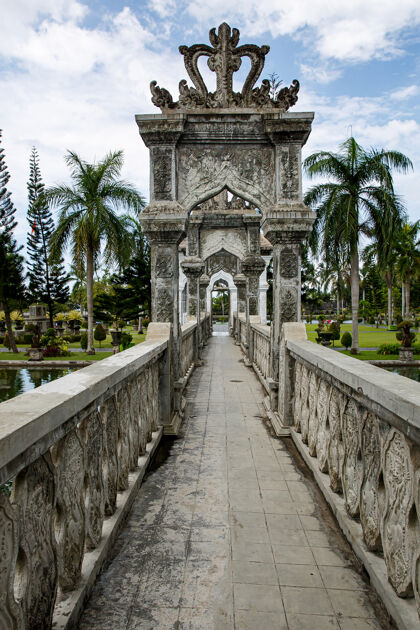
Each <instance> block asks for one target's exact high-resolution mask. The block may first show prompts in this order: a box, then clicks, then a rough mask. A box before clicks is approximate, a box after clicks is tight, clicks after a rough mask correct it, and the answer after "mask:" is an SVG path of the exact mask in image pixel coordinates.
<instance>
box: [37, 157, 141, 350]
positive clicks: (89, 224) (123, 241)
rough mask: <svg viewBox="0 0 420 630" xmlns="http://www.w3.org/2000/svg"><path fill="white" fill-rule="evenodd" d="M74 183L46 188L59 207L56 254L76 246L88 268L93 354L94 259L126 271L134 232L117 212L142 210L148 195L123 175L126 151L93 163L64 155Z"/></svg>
mask: <svg viewBox="0 0 420 630" xmlns="http://www.w3.org/2000/svg"><path fill="white" fill-rule="evenodd" d="M65 160H66V163H67V165H68V166H69V168H70V174H71V178H72V185H71V186H68V185H65V184H63V185H61V186H54V187H52V188H49V189H48V190H47V192H46V197H47V199H48V201H50V202H51V204H52V206H56V207H58V208H59V209H60V214H59V219H58V224H57V228H56V230H55V232H54V233H53V235H52V237H51V256H52V258H53V259H57V258H59V257H60V256H61V255H62V253H63V251H64V250H65V249H66V248H67V247H68V246H71V249H72V254H73V259H74V261H76V262H77V264H78V265H79V266H80V265H81V264H82V265H85V268H86V293H87V311H88V347H87V352H88V354H94V353H95V349H94V346H93V283H94V267H95V263H97V262H98V259H99V258H100V257H101V256H102V257H103V259H104V261H105V263H106V264H107V265H110V264H116V265H117V266H118V268H119V269H121V268H122V267H123V265H124V263H125V262H126V261H127V259H128V257H129V256H130V254H131V250H132V243H133V239H132V234H131V231H130V228H129V221H128V217H127V216H126V215H123V216H121V215H118V214H117V210H118V209H119V208H123V209H124V210H128V211H130V210H132V211H135V212H139V211H140V210H141V209H142V208H143V207H144V199H143V197H142V196H141V195H140V193H139V192H137V190H135V188H134V187H133V186H131V184H128V183H127V182H125V181H123V180H121V179H118V177H119V175H120V172H121V168H122V165H123V152H122V151H115V152H112V153H108V154H107V155H106V156H105V157H104V159H103V160H101V161H99V162H95V163H93V164H89V163H88V162H85V161H84V160H82V159H81V158H80V157H79V156H78V155H77V154H76V153H74V152H72V151H69V152H68V153H67V155H66V157H65Z"/></svg>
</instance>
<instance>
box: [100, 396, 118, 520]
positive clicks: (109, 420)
mask: <svg viewBox="0 0 420 630" xmlns="http://www.w3.org/2000/svg"><path fill="white" fill-rule="evenodd" d="M99 412H100V414H101V419H102V423H103V426H104V457H105V469H104V500H105V514H106V515H107V516H111V514H114V512H115V508H116V507H117V491H118V475H119V464H118V413H117V407H116V401H115V396H112V397H111V398H108V400H107V401H105V403H104V404H102V405H101V407H100V410H99Z"/></svg>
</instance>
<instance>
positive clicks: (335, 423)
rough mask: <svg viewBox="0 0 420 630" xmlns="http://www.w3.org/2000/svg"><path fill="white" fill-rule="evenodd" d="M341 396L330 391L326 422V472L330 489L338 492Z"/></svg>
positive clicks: (341, 462) (336, 390) (341, 454)
mask: <svg viewBox="0 0 420 630" xmlns="http://www.w3.org/2000/svg"><path fill="white" fill-rule="evenodd" d="M340 404H341V396H340V393H339V391H338V389H336V388H335V387H333V388H332V390H331V396H330V406H329V410H328V421H329V425H330V444H329V448H328V472H329V475H330V484H331V489H332V490H333V491H334V492H340V491H341V488H342V484H341V468H342V464H343V458H344V446H343V436H342V433H341V418H340Z"/></svg>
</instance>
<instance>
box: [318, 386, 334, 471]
mask: <svg viewBox="0 0 420 630" xmlns="http://www.w3.org/2000/svg"><path fill="white" fill-rule="evenodd" d="M330 396H331V385H329V384H328V383H327V381H325V380H322V381H321V384H320V387H319V392H318V434H317V437H316V456H317V458H318V467H319V470H320V471H321V472H323V473H326V472H328V448H329V445H330V425H329V422H328V409H329V405H330Z"/></svg>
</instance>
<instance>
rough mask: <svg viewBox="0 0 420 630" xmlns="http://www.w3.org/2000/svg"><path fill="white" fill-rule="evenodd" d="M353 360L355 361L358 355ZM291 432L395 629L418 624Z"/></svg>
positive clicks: (411, 602)
mask: <svg viewBox="0 0 420 630" xmlns="http://www.w3.org/2000/svg"><path fill="white" fill-rule="evenodd" d="M355 360H356V361H357V359H355ZM290 435H291V437H292V439H293V442H294V444H295V446H296V448H297V449H298V451H299V453H300V455H301V456H302V458H303V459H304V461H305V463H306V465H307V466H308V467H309V468H310V470H311V472H312V474H313V476H314V478H315V481H316V482H317V485H318V487H319V489H320V490H321V492H322V494H323V495H324V497H325V500H326V501H327V503H328V504H329V506H330V508H331V510H332V512H333V513H334V515H335V517H336V519H337V521H338V524H339V526H340V528H341V530H342V532H343V533H344V535H345V537H346V538H347V540H348V542H349V543H350V545H351V547H352V549H353V551H354V553H355V554H356V556H357V557H358V558H359V560H360V561H361V562H362V564H363V566H364V567H365V569H366V571H367V573H368V575H369V578H370V583H371V585H372V586H373V588H374V589H375V590H376V592H377V593H378V595H379V597H380V598H381V600H382V602H383V604H384V606H385V607H386V609H387V610H388V612H389V614H390V615H391V617H392V619H393V620H394V622H395V624H396V625H397V627H398V629H399V630H413V628H417V627H418V624H419V617H418V614H417V609H416V603H415V600H414V598H412V599H403V598H401V597H398V595H396V593H395V591H394V589H393V588H392V586H391V584H390V583H389V582H388V575H387V570H386V565H385V561H384V560H383V559H382V558H381V557H380V556H378V555H376V554H374V553H372V552H371V551H368V550H367V549H366V546H365V544H364V542H363V534H362V526H361V525H360V524H359V523H358V522H357V521H354V520H353V519H352V518H350V516H348V514H347V512H346V508H345V506H344V500H343V498H342V497H341V496H340V495H338V494H336V493H335V492H333V491H332V490H331V488H330V478H329V476H328V475H327V474H325V473H322V472H321V471H320V470H319V469H318V467H317V462H318V460H317V459H316V458H314V457H311V456H310V455H309V449H308V447H307V446H306V445H305V444H303V442H302V440H301V438H300V434H299V433H297V431H295V429H294V428H293V427H291V428H290Z"/></svg>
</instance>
